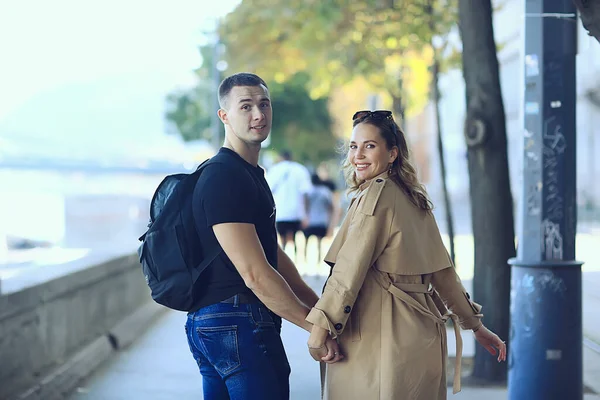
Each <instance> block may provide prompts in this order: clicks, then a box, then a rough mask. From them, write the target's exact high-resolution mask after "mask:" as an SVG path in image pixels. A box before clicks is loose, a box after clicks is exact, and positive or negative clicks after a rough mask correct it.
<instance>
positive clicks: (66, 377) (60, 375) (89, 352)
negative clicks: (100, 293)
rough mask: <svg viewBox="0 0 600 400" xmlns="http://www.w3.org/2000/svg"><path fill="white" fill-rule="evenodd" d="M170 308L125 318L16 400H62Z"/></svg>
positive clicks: (147, 307)
mask: <svg viewBox="0 0 600 400" xmlns="http://www.w3.org/2000/svg"><path fill="white" fill-rule="evenodd" d="M165 311H167V308H165V307H162V306H159V305H158V304H156V303H154V302H148V303H146V304H144V305H143V306H141V307H140V308H138V309H137V310H136V311H135V312H134V313H133V314H131V315H129V316H128V317H125V318H124V319H123V320H122V321H121V322H119V323H118V324H117V325H115V327H114V328H112V329H111V330H110V331H109V332H107V334H106V335H103V336H100V337H99V338H97V339H96V340H94V341H93V342H92V343H90V344H88V345H87V346H85V347H84V348H83V349H81V350H80V351H78V352H77V353H75V354H74V355H73V356H72V357H71V358H69V359H68V360H67V361H66V362H65V363H64V364H62V365H61V366H59V367H57V368H55V369H54V370H52V371H51V372H50V373H48V374H46V375H44V376H43V377H41V379H40V380H39V381H38V383H37V384H36V385H34V386H33V387H30V388H29V389H27V390H26V391H24V392H22V393H21V394H19V395H17V396H15V397H12V399H14V400H62V399H65V398H68V397H69V395H70V394H71V393H72V392H73V391H74V390H75V389H76V388H77V387H78V386H79V384H80V383H81V381H83V380H84V379H85V378H87V377H88V376H90V375H92V373H93V372H94V371H95V370H96V369H97V368H98V367H100V366H101V365H102V364H103V363H104V362H106V361H107V360H108V359H110V358H111V357H112V356H113V355H114V354H115V353H116V352H118V351H119V350H121V349H123V348H125V347H127V346H128V345H129V344H131V343H132V342H133V341H134V340H135V339H136V338H137V337H139V335H140V334H141V333H143V331H144V330H146V329H147V327H148V326H149V325H150V324H152V322H154V321H155V320H156V319H158V317H159V316H161V315H163V314H164V312H165Z"/></svg>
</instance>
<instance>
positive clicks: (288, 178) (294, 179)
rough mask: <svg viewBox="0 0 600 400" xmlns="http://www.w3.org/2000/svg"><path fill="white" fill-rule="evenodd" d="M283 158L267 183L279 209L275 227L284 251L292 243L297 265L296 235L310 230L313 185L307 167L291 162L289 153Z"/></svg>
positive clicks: (281, 155) (268, 174) (269, 176)
mask: <svg viewBox="0 0 600 400" xmlns="http://www.w3.org/2000/svg"><path fill="white" fill-rule="evenodd" d="M280 157H281V160H280V161H279V162H278V163H277V164H275V165H274V166H273V167H271V169H269V172H268V173H267V181H268V182H269V186H271V191H272V192H273V197H274V198H275V204H276V205H277V219H276V226H277V232H278V233H279V236H280V237H281V242H282V243H283V248H284V249H285V246H287V245H288V244H289V243H290V242H292V243H293V244H294V257H295V261H296V262H298V251H297V247H296V233H297V232H298V231H300V230H303V229H306V228H307V227H308V208H309V204H308V195H309V193H310V192H311V189H312V184H311V179H310V174H309V172H308V170H307V169H306V167H305V166H304V165H302V164H300V163H297V162H295V161H292V154H291V153H290V152H289V151H287V150H284V151H282V152H281V153H280Z"/></svg>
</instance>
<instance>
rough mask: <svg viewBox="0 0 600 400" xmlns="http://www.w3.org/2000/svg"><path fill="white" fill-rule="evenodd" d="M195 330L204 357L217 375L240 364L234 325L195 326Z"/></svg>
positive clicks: (227, 371) (228, 371)
mask: <svg viewBox="0 0 600 400" xmlns="http://www.w3.org/2000/svg"><path fill="white" fill-rule="evenodd" d="M196 332H197V334H198V338H199V339H200V344H201V345H202V347H203V350H204V355H205V357H206V358H207V359H208V361H209V362H210V363H211V364H212V366H213V367H214V368H215V369H216V370H217V372H218V373H219V375H221V376H223V375H226V374H228V373H230V372H232V371H233V370H234V369H236V368H238V367H239V366H240V365H241V363H240V352H239V348H238V333H237V326H236V325H231V326H218V327H197V328H196Z"/></svg>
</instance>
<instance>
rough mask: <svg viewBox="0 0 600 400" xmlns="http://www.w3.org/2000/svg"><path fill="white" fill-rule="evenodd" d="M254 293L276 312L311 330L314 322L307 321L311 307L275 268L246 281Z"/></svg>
mask: <svg viewBox="0 0 600 400" xmlns="http://www.w3.org/2000/svg"><path fill="white" fill-rule="evenodd" d="M246 284H247V285H248V287H249V288H250V289H251V290H252V291H253V292H254V294H255V295H256V296H257V297H258V298H259V299H260V300H261V301H262V302H263V303H264V304H265V306H267V307H268V308H269V309H270V310H271V311H273V312H274V313H275V314H277V315H279V316H280V317H281V318H284V319H286V320H288V321H290V322H291V323H293V324H295V325H298V326H299V327H300V328H303V329H305V330H306V331H308V332H310V330H311V328H312V324H311V323H309V322H307V321H305V318H306V316H307V315H308V312H309V311H310V308H309V307H308V306H306V305H304V304H302V302H301V301H300V300H299V299H298V297H296V295H295V294H294V292H293V291H292V289H291V288H290V286H289V285H288V283H287V282H286V281H285V279H283V277H282V276H281V275H279V273H278V272H277V271H275V270H274V269H273V268H271V267H269V268H268V270H266V271H265V273H264V274H261V276H260V277H257V278H255V279H254V280H253V281H252V282H247V283H246Z"/></svg>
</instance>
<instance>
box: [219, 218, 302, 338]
mask: <svg viewBox="0 0 600 400" xmlns="http://www.w3.org/2000/svg"><path fill="white" fill-rule="evenodd" d="M213 231H214V232H215V236H216V238H217V241H218V242H219V244H220V245H221V247H222V248H223V251H225V254H227V257H229V259H230V260H231V262H232V263H233V265H234V266H235V268H236V269H237V271H238V272H239V273H240V275H241V276H242V279H243V280H244V283H245V284H246V286H248V288H250V289H251V290H252V291H253V292H254V294H255V295H256V296H257V297H258V298H259V299H260V300H261V301H262V302H263V303H264V304H265V305H266V306H267V307H268V308H269V309H270V310H271V311H273V312H274V313H275V314H277V315H279V316H280V317H282V318H285V319H287V320H288V321H290V322H292V323H293V324H295V325H298V326H299V327H301V328H303V329H305V330H307V331H309V332H310V330H311V328H312V324H310V323H309V322H307V321H305V318H306V315H307V314H308V312H309V311H310V309H309V308H308V307H307V306H305V305H304V304H302V302H301V301H300V300H299V299H298V297H296V295H295V294H294V292H292V289H290V286H289V285H288V284H287V282H286V281H285V279H283V277H282V276H281V275H279V273H278V272H277V271H276V270H275V269H273V268H272V267H271V266H270V265H269V262H268V261H267V259H266V257H265V253H264V251H263V248H262V246H261V244H260V241H259V239H258V235H257V234H256V229H255V227H254V225H253V224H248V223H222V224H216V225H214V226H213Z"/></svg>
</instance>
